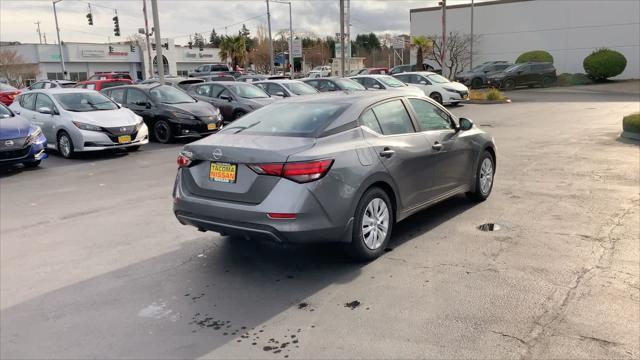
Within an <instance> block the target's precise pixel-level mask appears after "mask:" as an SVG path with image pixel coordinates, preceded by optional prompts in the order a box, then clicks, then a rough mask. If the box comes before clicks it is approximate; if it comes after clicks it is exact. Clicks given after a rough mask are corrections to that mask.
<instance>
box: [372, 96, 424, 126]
mask: <svg viewBox="0 0 640 360" xmlns="http://www.w3.org/2000/svg"><path fill="white" fill-rule="evenodd" d="M373 112H374V113H375V115H376V118H378V123H380V128H382V133H383V134H384V135H397V134H406V133H412V132H415V129H414V128H413V123H411V118H410V117H409V114H408V113H407V109H405V107H404V104H402V101H400V100H393V101H389V102H386V103H384V104H380V105H377V106H375V107H373Z"/></svg>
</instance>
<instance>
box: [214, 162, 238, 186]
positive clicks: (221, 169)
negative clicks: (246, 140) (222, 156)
mask: <svg viewBox="0 0 640 360" xmlns="http://www.w3.org/2000/svg"><path fill="white" fill-rule="evenodd" d="M237 178H238V164H232V163H221V162H214V161H212V162H211V165H210V166H209V180H211V181H215V182H221V183H226V184H235V182H236V180H237Z"/></svg>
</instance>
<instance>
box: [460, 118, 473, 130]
mask: <svg viewBox="0 0 640 360" xmlns="http://www.w3.org/2000/svg"><path fill="white" fill-rule="evenodd" d="M458 121H459V122H460V130H462V131H467V130H471V128H472V127H473V121H471V120H470V119H467V118H460V120H458Z"/></svg>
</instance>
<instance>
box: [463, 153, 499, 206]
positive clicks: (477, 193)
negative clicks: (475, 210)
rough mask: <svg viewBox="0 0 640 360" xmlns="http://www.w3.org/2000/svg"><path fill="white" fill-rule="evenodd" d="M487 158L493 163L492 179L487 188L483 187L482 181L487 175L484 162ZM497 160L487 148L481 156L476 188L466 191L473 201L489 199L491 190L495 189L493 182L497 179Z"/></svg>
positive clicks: (477, 170)
mask: <svg viewBox="0 0 640 360" xmlns="http://www.w3.org/2000/svg"><path fill="white" fill-rule="evenodd" d="M485 160H488V161H490V163H491V179H490V180H491V181H490V184H489V187H488V188H486V186H485V187H484V188H483V185H482V181H483V179H484V178H485V176H486V172H485V173H483V164H484V162H485ZM495 164H496V161H495V159H494V158H493V156H492V155H491V153H490V152H489V151H487V150H485V151H484V153H483V154H482V156H481V157H480V160H479V161H478V168H477V169H476V183H475V189H474V191H470V192H468V193H466V195H467V197H468V198H469V199H471V200H472V201H475V202H482V201H485V200H487V198H488V197H489V195H491V190H493V183H494V180H495V177H494V175H495V173H496V165H495Z"/></svg>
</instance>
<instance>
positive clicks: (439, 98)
mask: <svg viewBox="0 0 640 360" xmlns="http://www.w3.org/2000/svg"><path fill="white" fill-rule="evenodd" d="M429 97H430V98H432V99H433V100H435V101H436V102H437V103H438V104H442V95H440V93H437V92H432V93H431V94H430V95H429Z"/></svg>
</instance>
